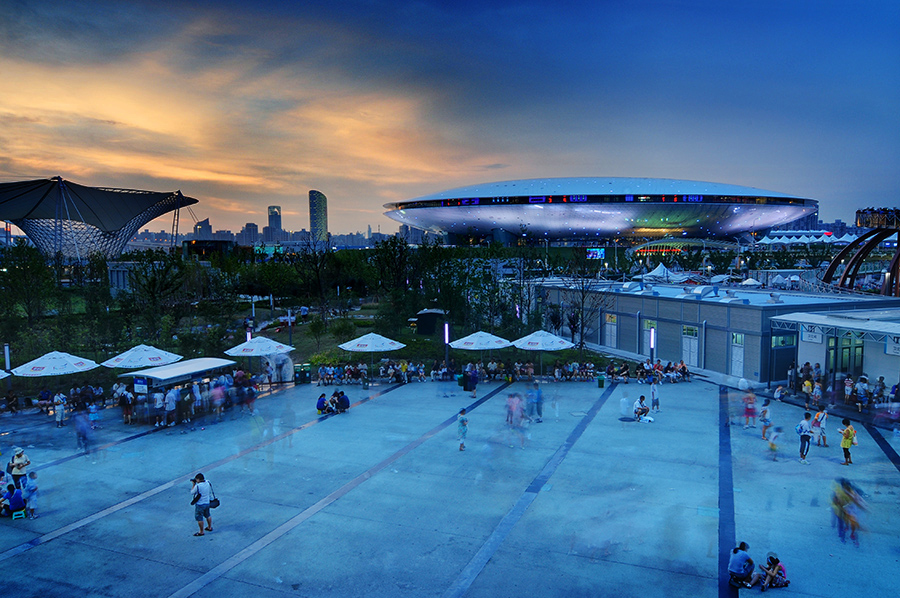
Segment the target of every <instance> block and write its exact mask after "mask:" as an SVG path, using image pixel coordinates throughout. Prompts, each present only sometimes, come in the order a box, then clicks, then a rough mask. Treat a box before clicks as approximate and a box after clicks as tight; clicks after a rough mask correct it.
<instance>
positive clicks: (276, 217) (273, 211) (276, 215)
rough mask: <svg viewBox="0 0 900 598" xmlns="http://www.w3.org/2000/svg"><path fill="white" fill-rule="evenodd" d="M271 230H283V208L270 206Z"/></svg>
mask: <svg viewBox="0 0 900 598" xmlns="http://www.w3.org/2000/svg"><path fill="white" fill-rule="evenodd" d="M269 228H271V229H272V230H274V231H280V230H281V206H269Z"/></svg>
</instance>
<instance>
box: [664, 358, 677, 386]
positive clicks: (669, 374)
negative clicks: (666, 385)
mask: <svg viewBox="0 0 900 598" xmlns="http://www.w3.org/2000/svg"><path fill="white" fill-rule="evenodd" d="M663 377H664V378H665V379H666V380H668V381H669V382H677V380H676V379H675V366H674V365H672V362H671V361H670V362H669V363H667V364H666V367H664V368H663Z"/></svg>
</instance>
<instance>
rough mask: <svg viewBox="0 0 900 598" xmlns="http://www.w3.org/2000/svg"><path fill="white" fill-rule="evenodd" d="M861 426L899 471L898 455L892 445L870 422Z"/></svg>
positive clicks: (899, 456) (899, 459) (899, 460)
mask: <svg viewBox="0 0 900 598" xmlns="http://www.w3.org/2000/svg"><path fill="white" fill-rule="evenodd" d="M863 427H864V428H865V429H866V431H867V432H868V433H869V435H870V436H871V437H872V439H873V440H874V441H875V444H877V445H878V448H880V449H881V450H882V451H883V452H884V454H885V456H886V457H887V458H888V460H889V461H890V462H891V464H892V465H893V466H894V467H896V468H897V471H900V455H898V454H897V451H896V450H895V449H894V447H893V446H891V444H890V443H889V442H888V441H887V440H886V439H885V437H884V434H882V433H881V430H879V429H878V428H876V427H875V426H873V425H872V424H863Z"/></svg>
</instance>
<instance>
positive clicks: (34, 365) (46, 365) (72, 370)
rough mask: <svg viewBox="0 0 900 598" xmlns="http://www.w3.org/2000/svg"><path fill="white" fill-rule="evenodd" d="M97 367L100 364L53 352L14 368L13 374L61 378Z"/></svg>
mask: <svg viewBox="0 0 900 598" xmlns="http://www.w3.org/2000/svg"><path fill="white" fill-rule="evenodd" d="M97 367H100V364H98V363H96V362H94V361H91V360H90V359H84V358H83V357H77V356H75V355H69V354H68V353H62V352H60V351H51V352H50V353H47V354H46V355H42V356H41V357H38V358H37V359H33V360H31V361H29V362H28V363H26V364H24V365H20V366H19V367H17V368H13V370H12V373H13V374H15V375H16V376H29V377H38V376H61V375H63V374H78V373H81V372H87V371H88V370H92V369H94V368H97Z"/></svg>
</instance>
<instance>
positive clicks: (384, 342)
mask: <svg viewBox="0 0 900 598" xmlns="http://www.w3.org/2000/svg"><path fill="white" fill-rule="evenodd" d="M405 346H406V345H404V344H403V343H398V342H397V341H392V340H391V339H389V338H387V337H384V336H381V335H380V334H375V333H374V332H370V333H369V334H364V335H362V336H361V337H359V338H355V339H353V340H352V341H347V342H346V343H344V344H342V345H338V347H340V348H341V349H343V350H345V351H355V352H359V353H378V352H380V351H396V350H397V349H402V348H403V347H405Z"/></svg>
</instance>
